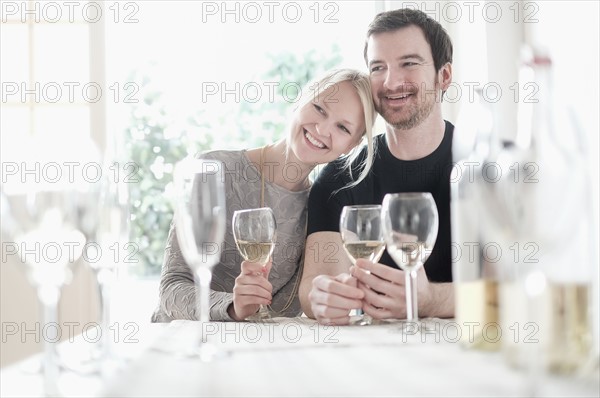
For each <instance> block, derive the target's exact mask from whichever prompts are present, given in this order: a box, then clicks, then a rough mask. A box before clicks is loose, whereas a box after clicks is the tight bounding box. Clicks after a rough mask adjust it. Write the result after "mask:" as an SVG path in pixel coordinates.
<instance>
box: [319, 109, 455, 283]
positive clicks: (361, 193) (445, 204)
mask: <svg viewBox="0 0 600 398" xmlns="http://www.w3.org/2000/svg"><path fill="white" fill-rule="evenodd" d="M453 131H454V126H453V125H452V124H451V123H450V122H448V121H446V129H445V132H444V138H443V139H442V142H441V143H440V145H439V146H438V148H437V149H436V150H435V151H433V152H432V153H431V154H429V155H428V156H426V157H424V158H421V159H417V160H411V161H405V160H400V159H397V158H396V157H394V155H392V153H391V152H390V150H389V148H388V146H387V143H386V139H385V134H382V135H379V136H376V137H375V142H374V143H375V158H374V162H373V167H372V169H371V171H370V173H369V175H368V176H367V178H365V179H364V180H363V181H361V183H360V184H358V185H356V186H354V187H352V188H349V189H342V190H340V191H338V192H337V193H335V194H332V193H333V192H335V191H336V190H337V189H340V188H343V187H344V186H346V185H347V184H348V183H350V182H352V181H353V179H352V177H351V176H350V174H349V172H348V170H344V169H343V164H342V162H341V161H339V160H337V161H335V162H331V163H329V164H328V165H327V166H326V167H325V168H324V169H323V170H322V171H321V173H320V174H319V176H318V177H317V179H316V180H315V183H314V184H313V187H312V189H311V191H310V196H309V198H308V234H309V235H310V234H312V233H313V232H320V231H334V232H339V226H340V225H339V223H340V215H341V213H342V208H343V207H344V206H346V205H362V204H381V203H382V202H383V197H384V196H385V195H386V194H388V193H398V192H430V193H431V194H432V196H433V198H434V200H435V203H436V206H437V210H438V214H439V230H438V235H437V239H436V242H435V246H434V247H433V251H432V252H431V255H430V256H429V258H428V259H427V261H426V263H425V272H426V273H427V277H428V279H429V280H430V281H432V282H451V281H452V263H451V252H450V246H451V243H450V242H451V240H450V239H451V237H450V173H451V171H452V133H453ZM366 154H367V149H366V147H365V148H363V149H362V151H361V154H360V156H359V157H358V158H357V159H356V161H355V162H354V163H353V165H352V170H353V171H352V176H354V178H357V176H358V175H359V174H360V168H359V165H360V163H361V162H362V161H363V160H364V159H365V157H366ZM337 250H343V249H341V248H339V249H337ZM380 262H381V263H383V264H386V265H389V266H391V267H395V268H398V267H397V266H396V263H395V262H394V260H392V258H391V257H390V256H389V254H388V253H387V251H386V252H385V253H384V254H383V256H382V258H381V261H380Z"/></svg>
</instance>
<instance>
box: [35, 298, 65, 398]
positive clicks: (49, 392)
mask: <svg viewBox="0 0 600 398" xmlns="http://www.w3.org/2000/svg"><path fill="white" fill-rule="evenodd" d="M59 297H60V290H59V288H58V287H55V286H41V287H39V288H38V298H39V300H40V304H41V306H40V307H41V309H42V319H43V322H44V323H43V325H42V331H51V330H53V329H54V328H56V330H57V331H59V332H60V328H59V326H58V314H57V312H58V310H57V308H58V299H59ZM51 325H52V326H51ZM42 340H44V342H43V345H44V357H43V359H42V369H43V372H44V393H45V394H46V396H58V395H59V391H58V385H57V380H58V376H59V368H58V358H57V355H56V347H55V345H56V336H48V335H46V333H42Z"/></svg>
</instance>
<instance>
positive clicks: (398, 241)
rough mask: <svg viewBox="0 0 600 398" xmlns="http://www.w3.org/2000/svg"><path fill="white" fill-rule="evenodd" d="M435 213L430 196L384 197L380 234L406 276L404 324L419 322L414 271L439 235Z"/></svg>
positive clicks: (412, 194)
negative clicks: (405, 321)
mask: <svg viewBox="0 0 600 398" xmlns="http://www.w3.org/2000/svg"><path fill="white" fill-rule="evenodd" d="M438 218H439V217H438V211H437V208H436V206H435V201H434V200H433V197H432V196H431V194H430V193H426V192H412V193H396V194H387V195H385V197H384V199H383V205H382V219H383V234H384V238H385V242H386V244H387V250H388V253H390V256H391V257H392V259H394V261H395V262H396V264H397V265H398V266H399V267H400V268H401V269H402V270H403V271H404V272H405V275H406V320H407V321H417V320H418V319H419V312H418V304H417V270H418V269H419V268H420V267H421V266H423V264H424V263H425V261H427V259H428V258H429V255H430V254H431V251H432V250H433V245H434V244H435V240H436V238H437V233H438V224H439V219H438Z"/></svg>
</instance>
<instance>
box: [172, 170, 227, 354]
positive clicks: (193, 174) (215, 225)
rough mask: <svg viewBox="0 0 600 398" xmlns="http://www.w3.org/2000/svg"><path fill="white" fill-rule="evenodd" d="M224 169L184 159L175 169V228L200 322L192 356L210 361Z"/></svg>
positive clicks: (213, 351)
mask: <svg viewBox="0 0 600 398" xmlns="http://www.w3.org/2000/svg"><path fill="white" fill-rule="evenodd" d="M222 170H223V166H222V164H221V162H219V161H215V160H203V159H192V158H187V159H184V160H182V161H180V162H179V163H177V165H176V166H175V170H174V175H173V187H174V191H175V194H176V197H177V204H176V206H177V207H176V210H175V228H176V231H177V240H178V242H179V245H180V247H181V253H182V255H183V257H184V258H185V261H186V262H187V264H188V266H189V267H190V268H191V269H192V271H193V273H194V282H195V284H196V300H197V306H198V307H197V318H198V320H199V321H200V322H201V332H200V340H199V343H198V344H199V345H198V346H197V347H195V348H194V349H193V351H192V353H191V355H193V356H197V357H199V358H200V359H201V360H202V361H204V362H209V361H211V360H212V359H213V358H215V357H216V356H218V355H220V354H221V353H220V352H219V350H218V349H217V348H216V346H214V345H213V344H211V343H210V342H208V341H206V339H205V336H204V335H203V331H204V327H205V324H206V323H208V322H209V320H210V314H209V311H210V305H209V300H210V282H211V279H212V267H213V266H214V265H215V264H216V263H217V262H218V261H219V258H220V255H221V246H222V244H223V240H224V236H225V186H224V183H223V173H222Z"/></svg>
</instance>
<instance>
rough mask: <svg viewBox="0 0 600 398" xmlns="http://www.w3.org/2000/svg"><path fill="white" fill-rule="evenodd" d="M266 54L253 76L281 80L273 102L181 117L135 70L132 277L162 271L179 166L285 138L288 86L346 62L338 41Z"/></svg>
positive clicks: (130, 147) (129, 137)
mask: <svg viewBox="0 0 600 398" xmlns="http://www.w3.org/2000/svg"><path fill="white" fill-rule="evenodd" d="M267 56H268V58H269V60H270V64H271V65H272V67H271V68H270V69H269V70H267V71H265V72H264V73H262V74H260V75H259V76H257V77H256V79H255V81H256V82H260V81H263V82H277V85H276V95H275V98H274V100H273V101H269V99H268V98H267V97H268V96H266V95H263V96H262V97H261V100H260V101H258V102H254V103H251V102H247V101H242V102H240V103H234V104H233V105H232V107H231V109H223V110H222V111H221V112H217V113H213V112H206V111H205V110H204V109H199V110H197V111H196V113H195V114H193V115H190V116H189V117H187V118H186V120H183V121H182V120H172V116H171V115H169V112H168V110H167V109H168V106H167V104H166V103H165V101H164V99H163V95H162V92H161V89H160V87H157V86H156V85H155V83H153V79H152V76H151V75H143V76H142V75H140V73H139V72H136V73H134V74H133V76H132V79H133V80H132V81H136V82H139V87H140V97H141V98H143V100H142V101H141V102H140V103H138V104H136V105H135V106H134V107H133V108H132V111H131V123H130V125H129V127H128V128H127V130H126V134H125V141H126V143H127V144H126V152H127V156H128V161H132V162H135V163H136V164H137V165H138V166H139V172H138V180H139V183H136V184H132V185H131V186H130V193H129V194H130V204H131V208H130V212H131V237H132V239H131V240H132V241H134V242H135V243H136V244H137V246H138V249H139V251H138V257H137V259H138V263H137V265H136V266H135V267H134V268H133V269H131V272H132V273H133V274H135V275H138V276H148V275H156V274H158V273H160V269H161V266H162V261H163V254H164V247H165V242H166V238H167V233H168V231H169V225H170V223H171V220H172V218H173V197H172V195H171V190H170V186H171V183H172V180H173V175H172V171H173V166H174V164H175V163H176V162H177V161H179V160H181V159H183V158H185V157H186V156H188V155H193V154H195V153H198V152H199V151H205V150H208V149H216V148H230V149H235V148H250V147H257V146H262V145H264V144H266V143H269V142H274V141H276V140H278V139H280V138H283V137H284V136H285V132H286V127H287V123H288V121H289V116H290V113H291V109H292V108H293V107H294V104H293V103H292V102H291V101H289V99H290V98H292V99H293V98H294V97H295V94H294V92H293V90H290V92H288V93H285V94H284V93H283V92H282V90H283V89H284V88H285V87H286V84H288V83H292V86H297V87H303V86H304V85H305V84H306V83H307V82H308V81H310V80H311V79H312V78H314V77H315V76H316V75H319V74H321V73H322V72H324V71H326V70H328V69H330V68H334V67H337V66H338V65H339V64H340V62H341V60H342V57H341V54H340V50H339V47H337V46H333V47H332V48H331V49H330V50H329V51H327V52H326V53H325V54H324V53H322V52H317V51H315V50H311V51H310V52H308V53H305V54H296V53H292V52H282V53H276V54H268V55H267ZM288 88H289V85H288ZM232 123H233V128H231V125H232ZM224 126H227V127H224ZM223 130H227V131H223Z"/></svg>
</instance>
